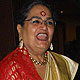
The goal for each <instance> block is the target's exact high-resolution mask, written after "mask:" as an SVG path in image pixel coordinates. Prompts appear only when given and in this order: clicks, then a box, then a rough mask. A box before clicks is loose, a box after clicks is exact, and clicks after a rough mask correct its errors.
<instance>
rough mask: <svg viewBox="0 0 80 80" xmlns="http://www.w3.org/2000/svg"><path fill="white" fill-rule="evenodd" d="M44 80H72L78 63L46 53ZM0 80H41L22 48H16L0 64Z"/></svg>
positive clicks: (52, 53) (55, 54) (58, 55)
mask: <svg viewBox="0 0 80 80" xmlns="http://www.w3.org/2000/svg"><path fill="white" fill-rule="evenodd" d="M47 53H48V54H47V55H48V62H47V65H46V71H45V77H44V80H73V79H74V77H75V74H76V72H77V69H78V63H76V62H74V61H72V60H71V59H69V58H68V57H65V56H63V55H60V54H57V53H54V52H47ZM0 80H42V79H41V77H40V76H39V74H38V72H37V71H36V68H35V66H34V64H33V62H32V60H31V58H30V57H29V54H28V52H27V50H24V47H23V48H22V49H20V48H19V47H18V48H16V49H15V50H14V51H13V52H12V53H10V54H9V55H8V56H6V57H5V58H4V59H3V60H2V61H1V62H0Z"/></svg>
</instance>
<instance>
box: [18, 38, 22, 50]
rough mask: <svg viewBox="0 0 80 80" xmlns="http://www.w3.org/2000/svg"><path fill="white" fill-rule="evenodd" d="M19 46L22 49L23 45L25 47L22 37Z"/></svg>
mask: <svg viewBox="0 0 80 80" xmlns="http://www.w3.org/2000/svg"><path fill="white" fill-rule="evenodd" d="M19 47H20V49H22V47H23V40H22V39H21V41H20V43H19Z"/></svg>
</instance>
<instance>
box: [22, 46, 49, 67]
mask: <svg viewBox="0 0 80 80" xmlns="http://www.w3.org/2000/svg"><path fill="white" fill-rule="evenodd" d="M26 50H27V49H26V48H25V47H24V50H21V52H23V53H24V54H25V55H26V54H27V53H26ZM27 52H28V51H27ZM28 54H29V52H28ZM29 57H30V58H31V60H32V62H33V63H34V64H36V65H45V64H47V62H48V56H47V54H46V53H45V55H44V57H43V61H37V60H35V59H33V58H32V57H31V55H30V54H29Z"/></svg>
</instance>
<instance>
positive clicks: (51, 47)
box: [50, 43, 53, 51]
mask: <svg viewBox="0 0 80 80" xmlns="http://www.w3.org/2000/svg"><path fill="white" fill-rule="evenodd" d="M50 49H51V51H52V50H53V45H52V43H51V45H50Z"/></svg>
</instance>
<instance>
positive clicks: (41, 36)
mask: <svg viewBox="0 0 80 80" xmlns="http://www.w3.org/2000/svg"><path fill="white" fill-rule="evenodd" d="M36 37H37V39H38V40H40V41H47V40H48V34H47V33H39V34H38V35H37V36H36Z"/></svg>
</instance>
